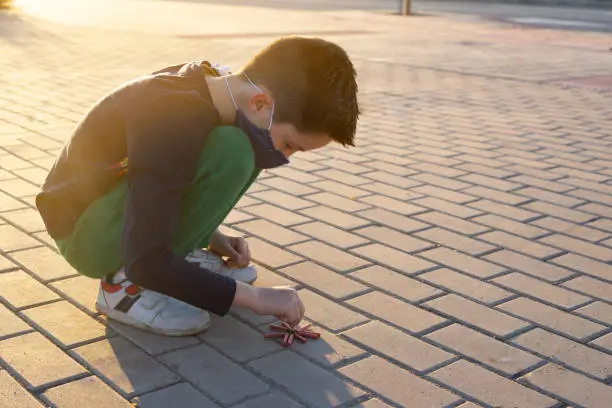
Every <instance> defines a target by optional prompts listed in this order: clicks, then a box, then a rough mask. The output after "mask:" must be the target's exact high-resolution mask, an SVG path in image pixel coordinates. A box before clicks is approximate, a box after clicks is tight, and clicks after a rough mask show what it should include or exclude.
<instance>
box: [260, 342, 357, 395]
mask: <svg viewBox="0 0 612 408" xmlns="http://www.w3.org/2000/svg"><path fill="white" fill-rule="evenodd" d="M249 366H250V367H251V368H253V369H254V370H256V371H258V372H260V373H262V374H263V375H264V376H266V377H268V378H270V379H272V380H273V381H274V382H276V383H278V384H280V385H281V386H283V387H285V388H286V389H288V390H290V391H291V392H292V393H294V394H296V395H298V396H299V397H300V398H301V399H303V400H304V401H308V402H309V403H310V404H313V405H314V406H336V405H340V404H344V403H348V402H350V401H353V400H354V399H356V398H359V397H360V396H361V395H363V394H364V392H363V391H361V390H360V389H358V388H356V387H355V386H353V385H350V384H349V383H347V382H345V381H342V380H341V379H340V378H338V377H335V376H334V375H332V374H331V373H330V372H328V371H325V370H323V369H322V368H320V367H318V366H316V365H314V364H313V363H311V362H309V361H308V360H306V359H304V358H302V357H300V356H298V355H296V354H293V353H291V352H288V351H285V352H281V353H277V354H274V355H271V356H269V357H264V358H262V359H259V360H255V361H253V362H252V363H250V364H249Z"/></svg>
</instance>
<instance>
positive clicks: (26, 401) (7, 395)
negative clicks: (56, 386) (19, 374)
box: [0, 371, 43, 408]
mask: <svg viewBox="0 0 612 408" xmlns="http://www.w3.org/2000/svg"><path fill="white" fill-rule="evenodd" d="M9 401H10V404H11V405H10V406H11V407H19V408H43V405H42V404H41V403H40V402H39V401H38V400H37V399H36V398H34V397H33V396H32V395H31V394H29V393H28V392H27V391H26V390H25V388H23V387H22V386H21V384H19V383H18V382H17V381H16V380H15V379H13V377H11V376H10V375H9V374H8V373H7V372H6V371H0V404H1V405H0V406H1V407H3V408H9ZM5 404H6V405H5Z"/></svg>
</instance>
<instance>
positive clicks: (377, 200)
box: [347, 195, 426, 215]
mask: <svg viewBox="0 0 612 408" xmlns="http://www.w3.org/2000/svg"><path fill="white" fill-rule="evenodd" d="M359 200H360V201H361V202H364V203H368V204H371V205H373V206H376V207H378V208H384V209H387V210H389V211H394V212H397V213H400V214H403V215H413V214H418V213H421V212H425V211H426V209H425V208H423V207H419V206H416V205H413V204H409V203H405V202H403V201H399V200H396V199H393V198H389V197H385V196H382V195H371V196H368V197H362V198H360V199H359ZM412 202H415V201H412ZM347 210H348V211H350V209H348V208H347Z"/></svg>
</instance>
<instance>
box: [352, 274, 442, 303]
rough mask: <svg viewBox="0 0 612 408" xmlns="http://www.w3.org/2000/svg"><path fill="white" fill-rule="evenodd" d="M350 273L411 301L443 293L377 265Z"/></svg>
mask: <svg viewBox="0 0 612 408" xmlns="http://www.w3.org/2000/svg"><path fill="white" fill-rule="evenodd" d="M350 275H351V276H352V277H354V278H357V279H359V280H360V281H363V282H366V283H368V284H369V285H372V286H375V287H378V288H380V289H384V290H386V291H388V292H390V293H393V294H394V295H395V296H399V297H401V298H404V299H406V300H409V301H412V302H418V301H420V300H423V299H427V298H429V297H432V296H435V295H438V294H441V293H444V292H443V291H441V290H440V289H437V288H434V287H433V286H430V285H427V284H425V283H423V282H420V281H418V280H416V279H412V278H409V277H407V276H404V275H402V274H400V273H398V272H393V271H391V270H389V269H386V268H384V267H382V266H379V265H375V266H370V267H368V268H364V269H360V270H358V271H355V272H353V273H351V274H350Z"/></svg>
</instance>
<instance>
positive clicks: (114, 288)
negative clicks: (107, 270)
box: [102, 280, 123, 293]
mask: <svg viewBox="0 0 612 408" xmlns="http://www.w3.org/2000/svg"><path fill="white" fill-rule="evenodd" d="M102 289H104V291H105V292H107V293H115V292H119V291H120V290H121V289H123V286H121V285H120V284H114V283H108V282H107V281H105V280H103V281H102Z"/></svg>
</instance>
